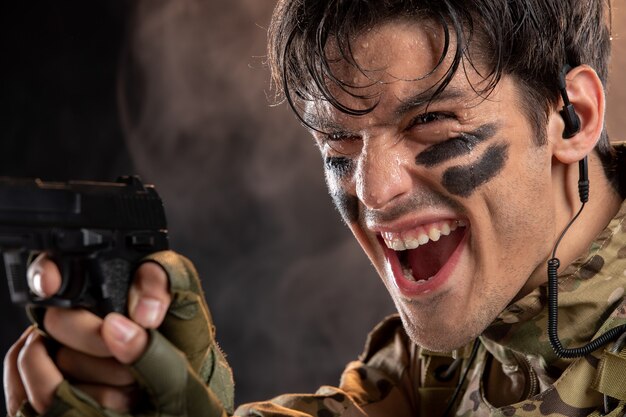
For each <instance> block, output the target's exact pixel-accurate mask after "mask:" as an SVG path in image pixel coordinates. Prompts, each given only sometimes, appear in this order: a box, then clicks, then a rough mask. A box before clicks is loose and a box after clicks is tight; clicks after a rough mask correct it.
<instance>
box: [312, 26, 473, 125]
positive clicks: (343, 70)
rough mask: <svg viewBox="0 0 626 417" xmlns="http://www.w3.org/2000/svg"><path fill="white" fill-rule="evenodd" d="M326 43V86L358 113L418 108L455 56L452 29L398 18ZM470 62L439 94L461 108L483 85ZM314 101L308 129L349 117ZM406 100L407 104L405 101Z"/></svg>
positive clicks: (323, 103) (447, 69) (335, 96)
mask: <svg viewBox="0 0 626 417" xmlns="http://www.w3.org/2000/svg"><path fill="white" fill-rule="evenodd" d="M341 45H342V44H341V43H338V42H337V41H334V40H332V38H331V41H329V43H328V46H327V47H326V51H325V52H326V58H327V61H328V62H329V69H330V72H331V76H330V77H327V79H326V86H327V88H328V91H329V92H330V94H331V96H332V98H333V99H335V100H336V101H337V102H338V103H339V104H340V105H341V106H345V107H347V108H350V109H354V110H357V111H363V110H366V109H368V108H371V107H373V106H374V105H375V106H376V109H377V110H376V112H379V110H378V109H379V108H381V109H390V108H392V107H393V108H398V107H402V105H405V104H412V105H415V104H418V103H416V102H415V101H416V100H417V101H419V100H422V101H424V104H427V103H428V101H429V100H430V99H431V98H432V95H433V93H434V92H435V90H436V88H437V87H438V86H439V84H440V82H441V80H442V79H443V78H444V77H445V76H446V74H447V72H448V71H450V68H451V65H452V64H453V61H454V56H455V54H456V52H457V51H456V38H455V37H454V35H453V33H452V31H450V32H449V37H447V36H446V34H445V31H444V28H443V27H442V26H441V25H440V24H438V23H436V22H433V21H431V20H417V19H413V20H410V19H400V20H391V21H386V22H384V23H380V24H378V25H375V26H373V27H368V28H365V29H363V30H362V31H361V32H360V33H359V34H358V35H357V36H355V37H354V38H353V39H350V43H349V46H345V45H344V46H343V47H341ZM475 64H476V63H475V62H473V63H472V64H470V65H468V63H467V62H466V63H465V65H463V64H462V65H461V67H460V69H459V70H458V71H456V73H455V74H454V76H453V77H452V78H451V80H450V84H449V86H448V87H447V88H446V92H445V93H444V94H443V96H447V97H449V98H454V99H462V98H464V99H465V100H466V101H467V103H466V104H467V105H468V106H469V105H472V103H471V102H476V101H477V100H478V99H479V97H478V95H477V94H476V89H477V88H480V83H481V82H482V81H485V80H484V79H483V78H482V77H481V76H480V75H479V74H478V73H477V72H476V70H475V69H474V65H475ZM331 101H332V100H327V99H319V100H313V101H311V102H309V103H307V105H306V107H305V115H304V116H305V118H306V119H307V120H308V121H310V122H311V124H312V125H313V126H314V127H320V128H323V127H324V126H318V123H317V122H321V123H322V125H323V124H324V123H331V122H330V121H331V120H335V121H337V119H346V118H350V116H348V115H347V114H346V112H342V111H339V110H338V109H337V108H336V107H337V106H333V105H332V104H331ZM409 102H410V103H409Z"/></svg>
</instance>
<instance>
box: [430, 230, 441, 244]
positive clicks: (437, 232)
mask: <svg viewBox="0 0 626 417" xmlns="http://www.w3.org/2000/svg"><path fill="white" fill-rule="evenodd" d="M428 237H429V238H430V240H432V241H433V242H436V241H438V240H439V238H440V237H441V230H439V229H436V228H434V227H431V228H430V230H429V231H428Z"/></svg>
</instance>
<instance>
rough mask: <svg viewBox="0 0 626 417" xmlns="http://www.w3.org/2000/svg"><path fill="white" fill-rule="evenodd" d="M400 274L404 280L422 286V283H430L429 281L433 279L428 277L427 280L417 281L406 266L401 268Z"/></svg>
mask: <svg viewBox="0 0 626 417" xmlns="http://www.w3.org/2000/svg"><path fill="white" fill-rule="evenodd" d="M402 273H403V275H404V278H406V279H407V280H408V281H411V282H417V283H420V284H424V283H426V282H428V281H430V280H431V279H433V277H428V279H421V280H419V281H418V280H416V279H415V277H414V276H413V271H411V268H409V267H407V266H402Z"/></svg>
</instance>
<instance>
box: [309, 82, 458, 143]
mask: <svg viewBox="0 0 626 417" xmlns="http://www.w3.org/2000/svg"><path fill="white" fill-rule="evenodd" d="M463 96H464V92H463V90H460V89H458V88H455V87H452V86H448V87H446V89H445V90H443V91H441V92H440V93H438V94H437V95H436V96H434V97H433V92H432V91H431V90H430V89H429V90H424V91H420V92H419V93H417V94H415V95H412V96H409V97H408V98H406V99H403V100H400V104H399V105H398V106H397V107H396V108H395V109H394V111H393V114H394V115H395V117H396V118H402V117H403V116H405V115H406V114H408V113H411V112H414V111H415V110H416V109H418V108H421V107H425V106H428V105H431V104H435V103H440V102H445V101H451V100H458V99H460V98H462V97H463ZM302 119H303V121H304V122H305V124H306V126H307V127H308V128H309V129H312V130H314V131H321V133H330V132H326V131H331V132H332V133H340V134H341V133H344V132H345V133H349V131H348V130H346V129H345V127H343V126H341V125H340V124H338V123H336V122H333V121H331V120H328V119H325V118H323V117H319V116H317V115H315V114H313V113H311V112H307V111H305V112H304V113H303V115H302Z"/></svg>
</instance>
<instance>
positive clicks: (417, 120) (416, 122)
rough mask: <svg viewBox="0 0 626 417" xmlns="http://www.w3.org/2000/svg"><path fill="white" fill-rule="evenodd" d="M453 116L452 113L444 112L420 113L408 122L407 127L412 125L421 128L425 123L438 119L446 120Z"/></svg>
mask: <svg viewBox="0 0 626 417" xmlns="http://www.w3.org/2000/svg"><path fill="white" fill-rule="evenodd" d="M452 118H454V115H453V114H451V113H446V112H428V113H422V114H419V115H417V116H416V117H414V118H413V119H412V120H411V122H410V123H409V126H408V128H409V129H411V128H413V127H417V128H422V127H425V125H428V124H432V123H435V122H438V121H443V120H448V119H452Z"/></svg>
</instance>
